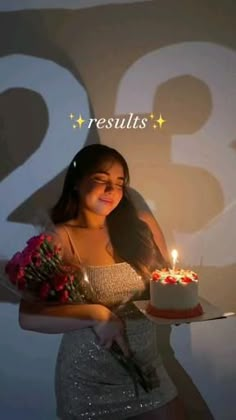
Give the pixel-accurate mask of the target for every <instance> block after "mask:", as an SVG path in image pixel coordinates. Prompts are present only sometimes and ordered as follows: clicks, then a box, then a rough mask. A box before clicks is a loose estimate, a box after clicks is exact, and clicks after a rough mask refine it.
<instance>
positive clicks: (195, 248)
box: [0, 0, 236, 420]
mask: <svg viewBox="0 0 236 420" xmlns="http://www.w3.org/2000/svg"><path fill="white" fill-rule="evenodd" d="M53 3H54V4H53V5H50V2H47V4H46V5H45V4H44V2H42V3H40V4H41V6H40V4H39V2H37V5H36V3H35V5H34V6H35V10H28V11H27V12H26V11H25V9H29V8H30V7H32V5H31V4H30V5H29V2H24V1H18V2H11V5H9V2H8V1H1V2H0V39H1V40H2V42H1V45H0V52H1V58H0V121H1V122H3V123H2V124H1V130H0V135H1V142H0V152H1V153H0V156H1V165H0V177H1V178H0V179H1V184H0V196H1V206H0V231H1V235H0V256H1V258H2V259H5V258H8V257H9V256H11V255H12V254H13V253H14V252H15V251H17V250H18V249H21V248H22V247H23V246H24V243H25V241H26V239H27V238H28V237H29V236H31V235H32V234H33V233H34V229H33V227H32V226H31V225H30V223H32V221H33V220H35V217H37V214H38V212H39V210H42V211H43V210H44V209H45V208H47V207H49V206H51V205H52V204H53V203H54V201H55V200H56V198H57V196H58V194H59V191H60V187H61V183H62V180H63V175H64V171H65V168H66V167H67V165H68V163H69V162H70V160H71V158H72V157H73V155H74V154H75V153H76V152H77V151H78V150H79V149H80V148H81V147H82V146H83V145H84V144H85V143H86V142H98V141H100V142H101V143H104V144H107V145H110V146H112V147H116V148H117V149H118V150H119V151H120V152H121V153H123V154H124V156H125V157H126V158H127V161H128V163H129V166H130V171H131V181H132V186H133V188H134V189H136V190H137V191H139V192H140V193H141V195H142V196H143V198H144V199H145V200H146V202H147V203H148V204H149V205H150V207H151V208H152V210H153V212H154V214H155V216H156V218H157V220H158V221H159V223H160V224H161V226H162V228H163V230H164V233H165V235H166V238H167V242H168V246H169V248H170V249H171V248H173V247H175V248H177V249H178V251H179V254H180V264H182V265H185V266H192V267H194V268H195V269H196V271H198V272H199V274H200V294H201V295H202V296H204V297H205V298H207V299H208V300H210V301H211V302H212V303H214V304H216V305H218V306H220V307H221V308H222V309H223V310H224V311H235V310H236V305H235V292H236V290H235V281H234V278H235V275H236V264H235V257H236V246H235V245H236V234H235V232H236V230H235V216H236V205H235V203H236V184H235V160H236V154H235V112H236V99H235V98H236V83H235V81H236V80H235V74H236V71H235V70H236V53H235V44H236V42H235V39H236V38H235V29H234V28H235V24H234V16H235V5H234V4H233V2H231V1H229V0H227V1H225V2H223V3H222V2H221V1H219V0H216V1H215V2H214V5H213V6H211V3H210V2H208V3H207V4H206V2H205V1H203V0H200V1H199V2H198V4H196V6H195V5H193V4H192V3H191V5H190V4H189V2H188V1H185V0H183V1H181V2H173V1H170V0H168V1H165V2H164V1H157V2H150V1H146V2H141V1H138V2H131V1H129V2H128V1H127V2H124V1H122V2H111V1H110V2H108V1H107V2H105V1H103V2H102V1H101V2H100V4H101V7H95V6H97V5H98V4H99V2H92V1H91V2H89V3H88V8H86V7H85V3H84V2H77V5H75V2H64V3H63V1H61V2H60V4H59V3H58V8H60V10H56V9H55V2H53ZM72 3H73V4H72ZM112 3H116V4H112ZM125 3H127V4H125ZM212 4H213V3H212ZM63 5H64V6H63ZM36 6H37V7H36ZM40 7H41V8H42V9H43V10H40ZM65 7H70V8H71V9H73V10H67V9H65ZM7 11H9V12H10V11H11V12H12V13H6V12H7ZM39 12H40V13H39ZM3 41H4V42H3ZM26 109H27V112H26V111H25V112H24V110H26ZM44 111H45V117H44V116H43V115H44V114H43V112H44ZM71 112H72V113H74V114H75V115H76V116H77V115H79V113H81V114H82V116H83V117H84V118H85V119H86V121H88V118H89V117H91V116H95V117H96V118H100V117H105V118H109V117H114V118H115V117H125V118H128V117H129V113H133V114H134V115H138V116H139V117H140V118H144V117H145V118H147V120H148V124H147V127H146V128H145V129H143V130H141V129H124V130H116V129H114V128H113V129H111V130H105V129H101V130H97V131H96V130H95V129H93V130H91V131H89V130H88V128H87V126H86V124H85V125H84V127H83V128H82V129H81V130H79V129H73V128H72V121H71V120H70V119H69V115H70V113H71ZM151 113H154V114H155V116H156V117H158V116H159V114H160V113H161V114H162V115H163V117H164V118H165V119H166V120H167V121H166V123H165V124H164V125H163V128H162V129H160V128H158V127H157V129H153V127H152V124H151V119H150V114H151ZM41 127H43V128H42V133H41V131H40V130H41ZM40 133H41V134H40ZM2 203H3V204H2ZM0 293H1V294H0V296H1V297H2V300H3V301H6V300H7V299H8V300H10V297H7V298H6V296H5V297H4V292H3V291H0ZM17 310H18V307H17V305H14V304H11V303H1V304H0V312H1V314H0V323H1V355H2V357H1V361H0V372H1V373H3V374H1V375H0V395H1V397H0V399H1V404H0V406H1V408H0V410H1V411H2V412H1V416H2V417H3V418H4V419H6V420H8V419H9V420H11V419H14V418H16V413H17V418H18V419H20V418H21V417H22V419H24V420H27V419H31V418H32V414H33V416H34V418H35V420H36V419H37V415H38V419H41V418H50V419H52V418H53V416H54V409H55V407H54V405H55V401H54V396H53V369H54V363H55V355H56V352H57V348H58V344H59V340H60V336H51V337H50V336H45V335H41V334H33V333H27V332H24V331H22V330H20V328H19V326H18V324H17ZM235 322H236V321H235V318H230V319H227V320H218V321H211V322H204V323H202V324H199V323H198V324H196V323H195V324H192V325H191V326H181V327H178V328H174V329H173V331H172V336H171V341H172V345H173V347H174V349H175V351H176V355H177V357H178V359H179V360H180V362H181V364H182V365H183V367H184V368H185V369H186V371H187V372H188V373H189V374H190V376H191V377H192V379H193V381H194V383H195V384H196V386H197V388H198V389H199V390H200V392H201V393H202V395H203V397H204V399H205V400H206V403H207V404H208V406H209V408H210V409H211V411H212V413H213V414H214V417H215V419H217V420H233V419H234V418H235V417H236V410H235V404H234V398H235V391H236V386H235V379H236V368H235V356H236V351H235V350H236V349H235V347H236V339H235V325H236V324H235ZM32 378H33V379H32ZM32 380H33V383H34V384H35V388H34V387H33V386H32ZM35 390H36V392H35ZM192 404H193V405H194V400H193V402H192ZM196 409H197V407H196ZM20 413H21V414H20Z"/></svg>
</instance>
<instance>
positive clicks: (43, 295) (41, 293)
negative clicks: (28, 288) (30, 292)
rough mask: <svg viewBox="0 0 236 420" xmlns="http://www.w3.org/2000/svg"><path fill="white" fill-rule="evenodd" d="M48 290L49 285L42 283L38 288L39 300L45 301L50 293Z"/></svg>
mask: <svg viewBox="0 0 236 420" xmlns="http://www.w3.org/2000/svg"><path fill="white" fill-rule="evenodd" d="M50 290H51V286H50V284H49V283H43V284H42V286H41V288H40V291H39V296H40V299H42V300H46V299H47V297H48V295H49V293H50Z"/></svg>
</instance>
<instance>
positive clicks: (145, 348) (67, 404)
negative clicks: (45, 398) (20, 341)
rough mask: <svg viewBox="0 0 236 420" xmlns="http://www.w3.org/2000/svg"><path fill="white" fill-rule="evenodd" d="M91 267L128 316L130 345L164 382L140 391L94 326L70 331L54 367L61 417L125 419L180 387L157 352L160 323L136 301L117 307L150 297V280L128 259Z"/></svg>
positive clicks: (101, 294) (107, 298)
mask: <svg viewBox="0 0 236 420" xmlns="http://www.w3.org/2000/svg"><path fill="white" fill-rule="evenodd" d="M86 270H87V275H88V278H89V280H90V282H91V285H92V287H93V289H94V291H95V292H96V295H97V298H98V300H99V301H100V302H101V303H103V304H104V305H106V306H109V307H110V309H111V310H113V308H114V312H116V313H117V314H118V315H119V316H120V317H122V318H123V319H124V320H125V323H126V332H127V337H128V339H129V344H130V347H131V350H132V351H133V352H134V353H135V355H136V358H137V359H138V360H140V363H141V364H142V366H145V365H147V366H150V365H152V370H154V372H155V373H156V376H157V378H158V381H159V385H158V386H156V387H154V388H153V389H152V390H151V391H150V392H148V393H146V392H145V391H144V390H143V389H142V387H140V386H139V397H137V396H136V395H135V392H134V386H133V382H132V380H131V378H130V376H129V375H128V373H127V372H126V371H125V370H124V369H123V367H122V366H121V365H120V364H119V363H118V362H117V361H116V360H115V358H114V357H113V356H112V354H111V353H110V352H109V350H107V349H104V348H102V347H100V346H99V345H98V343H97V341H96V336H95V334H94V332H93V329H92V328H84V329H80V330H78V331H72V332H68V333H65V334H64V335H63V337H62V341H61V344H60V347H59V352H58V356H57V362H56V370H55V394H56V402H57V416H58V418H59V419H61V420H79V419H84V420H92V419H98V420H106V419H109V420H122V419H127V418H129V417H132V416H135V415H138V414H141V413H144V412H147V411H149V410H153V409H156V408H158V407H161V406H163V405H164V404H166V403H168V402H169V401H171V400H172V399H173V398H175V397H176V395H177V391H176V388H175V386H174V384H173V383H172V381H171V380H170V378H169V376H168V374H167V372H166V370H165V368H164V366H163V364H162V361H161V359H160V356H159V355H158V349H157V345H156V328H155V324H153V323H152V322H150V321H149V320H148V319H147V318H146V317H144V315H143V314H141V312H140V311H139V310H138V309H137V308H136V307H135V305H134V304H133V303H132V302H129V303H128V304H125V305H123V306H119V307H117V304H120V303H121V302H122V301H123V302H124V301H128V300H130V299H132V296H137V292H138V293H139V298H141V299H145V296H146V295H145V293H146V292H147V286H145V284H144V281H143V279H142V278H141V277H140V276H139V275H138V274H137V273H136V271H135V270H134V269H133V268H132V267H131V266H130V265H129V264H128V263H126V262H122V263H117V264H113V265H107V266H88V267H87V268H86ZM115 308H117V309H115ZM158 381H157V382H158Z"/></svg>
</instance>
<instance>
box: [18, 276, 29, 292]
mask: <svg viewBox="0 0 236 420" xmlns="http://www.w3.org/2000/svg"><path fill="white" fill-rule="evenodd" d="M26 284H27V283H26V280H25V278H24V277H22V278H20V279H19V281H18V282H17V286H18V289H19V290H24V289H25V288H26Z"/></svg>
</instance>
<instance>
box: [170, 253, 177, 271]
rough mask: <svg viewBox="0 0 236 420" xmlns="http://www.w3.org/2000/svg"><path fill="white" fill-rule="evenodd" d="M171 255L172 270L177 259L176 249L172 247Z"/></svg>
mask: <svg viewBox="0 0 236 420" xmlns="http://www.w3.org/2000/svg"><path fill="white" fill-rule="evenodd" d="M171 256H172V260H173V265H172V269H173V271H174V270H175V264H176V262H177V261H178V251H177V250H176V249H173V251H172V252H171Z"/></svg>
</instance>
